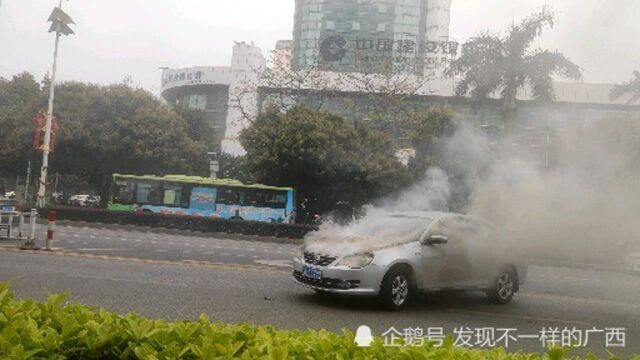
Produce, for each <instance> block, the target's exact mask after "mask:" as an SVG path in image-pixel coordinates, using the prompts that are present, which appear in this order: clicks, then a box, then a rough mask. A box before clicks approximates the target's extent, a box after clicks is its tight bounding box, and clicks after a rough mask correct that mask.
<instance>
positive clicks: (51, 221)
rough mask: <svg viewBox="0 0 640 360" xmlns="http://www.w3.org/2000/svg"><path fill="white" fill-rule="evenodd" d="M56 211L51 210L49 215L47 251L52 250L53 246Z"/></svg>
mask: <svg viewBox="0 0 640 360" xmlns="http://www.w3.org/2000/svg"><path fill="white" fill-rule="evenodd" d="M56 216H57V214H56V212H55V211H50V212H49V215H48V216H47V241H46V249H47V251H51V250H52V248H53V233H54V232H55V230H56Z"/></svg>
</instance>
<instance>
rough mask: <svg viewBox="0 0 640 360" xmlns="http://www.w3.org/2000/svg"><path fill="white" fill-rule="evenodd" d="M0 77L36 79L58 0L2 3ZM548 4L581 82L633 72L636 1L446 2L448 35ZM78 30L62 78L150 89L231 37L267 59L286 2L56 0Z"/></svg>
mask: <svg viewBox="0 0 640 360" xmlns="http://www.w3.org/2000/svg"><path fill="white" fill-rule="evenodd" d="M0 3H1V5H0V76H2V77H10V76H12V75H14V74H16V73H19V72H22V71H25V70H26V71H29V72H32V73H34V74H35V75H36V76H37V77H38V79H40V78H42V76H43V75H44V73H45V72H46V71H47V70H48V69H49V68H50V66H51V57H52V55H51V54H52V49H53V37H54V36H53V35H52V34H48V33H47V29H48V25H47V24H46V23H45V21H46V19H47V17H48V15H49V13H50V12H51V9H52V8H53V6H54V5H55V4H57V0H0ZM544 4H548V5H551V6H552V8H553V9H554V10H555V12H556V14H557V17H558V21H557V25H556V27H555V28H554V29H553V30H550V31H547V32H546V34H545V35H544V36H543V38H542V39H541V41H540V45H541V46H544V47H546V48H550V49H558V50H561V51H562V52H564V54H565V55H567V56H568V57H569V58H571V59H572V60H573V61H574V62H576V63H577V64H578V65H580V66H581V67H582V68H583V69H584V72H585V82H594V83H617V82H621V81H624V80H627V79H630V78H631V76H632V70H633V69H639V70H640V39H639V37H640V21H638V14H640V0H546V1H545V0H453V5H452V14H451V20H452V21H451V35H452V36H453V37H454V38H456V39H457V40H461V41H463V40H464V39H466V38H468V37H469V36H472V35H473V34H475V33H477V32H478V31H480V30H483V29H488V30H492V31H500V30H502V29H505V28H506V27H507V26H508V25H509V24H510V23H511V22H512V21H513V20H514V19H515V20H516V21H517V20H518V19H521V18H522V17H524V16H526V15H528V14H529V13H530V12H532V11H534V10H536V9H539V8H540V6H542V5H544ZM63 6H64V7H65V10H67V12H68V13H69V14H70V15H72V17H73V18H74V20H75V21H76V23H77V25H75V27H74V29H75V30H76V32H77V34H76V35H74V36H71V37H69V38H65V39H63V41H62V43H61V48H60V51H61V53H60V67H59V69H60V73H59V74H60V75H59V76H60V79H61V80H80V81H88V82H94V83H101V84H109V83H114V82H120V81H122V80H123V79H124V78H125V77H127V76H130V77H131V78H132V79H133V81H134V83H136V84H138V85H141V86H143V87H145V88H147V89H149V90H151V91H153V92H155V93H157V92H158V89H159V83H160V71H159V70H158V67H161V66H169V67H181V66H193V65H228V63H229V62H230V56H231V46H232V45H233V41H234V40H238V41H240V40H245V41H248V42H249V41H253V42H254V43H255V44H256V45H258V46H260V47H261V48H262V49H263V52H264V53H265V55H266V54H267V52H268V51H269V50H270V49H272V48H273V47H274V44H275V42H276V41H277V40H279V39H290V38H291V32H292V27H293V12H294V0H108V1H106V0H71V1H67V0H64V5H63Z"/></svg>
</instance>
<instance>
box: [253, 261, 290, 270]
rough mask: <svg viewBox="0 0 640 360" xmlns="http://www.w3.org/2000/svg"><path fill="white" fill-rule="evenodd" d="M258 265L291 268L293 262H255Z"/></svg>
mask: <svg viewBox="0 0 640 360" xmlns="http://www.w3.org/2000/svg"><path fill="white" fill-rule="evenodd" d="M254 261H255V262H256V263H258V264H261V265H267V266H275V267H286V268H288V267H291V260H267V259H263V260H254Z"/></svg>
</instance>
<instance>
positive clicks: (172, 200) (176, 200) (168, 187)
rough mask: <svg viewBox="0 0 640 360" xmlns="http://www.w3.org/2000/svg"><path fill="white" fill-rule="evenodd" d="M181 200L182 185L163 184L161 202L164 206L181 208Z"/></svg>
mask: <svg viewBox="0 0 640 360" xmlns="http://www.w3.org/2000/svg"><path fill="white" fill-rule="evenodd" d="M182 198H183V193H182V185H177V184H164V196H163V201H162V204H163V205H164V206H171V207H182V205H183V201H182Z"/></svg>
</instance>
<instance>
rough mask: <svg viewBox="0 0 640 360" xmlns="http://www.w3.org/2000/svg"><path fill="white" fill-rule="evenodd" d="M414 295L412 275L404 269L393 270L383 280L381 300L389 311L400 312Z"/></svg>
mask: <svg viewBox="0 0 640 360" xmlns="http://www.w3.org/2000/svg"><path fill="white" fill-rule="evenodd" d="M411 295H412V286H411V273H410V272H409V271H407V270H405V269H403V268H394V269H391V270H390V271H389V272H388V273H387V274H386V275H385V277H384V279H383V280H382V285H381V288H380V298H381V300H382V302H383V304H384V305H385V307H386V308H387V309H389V310H393V311H400V310H402V309H404V307H405V306H406V305H407V303H408V302H409V298H410V297H411Z"/></svg>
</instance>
